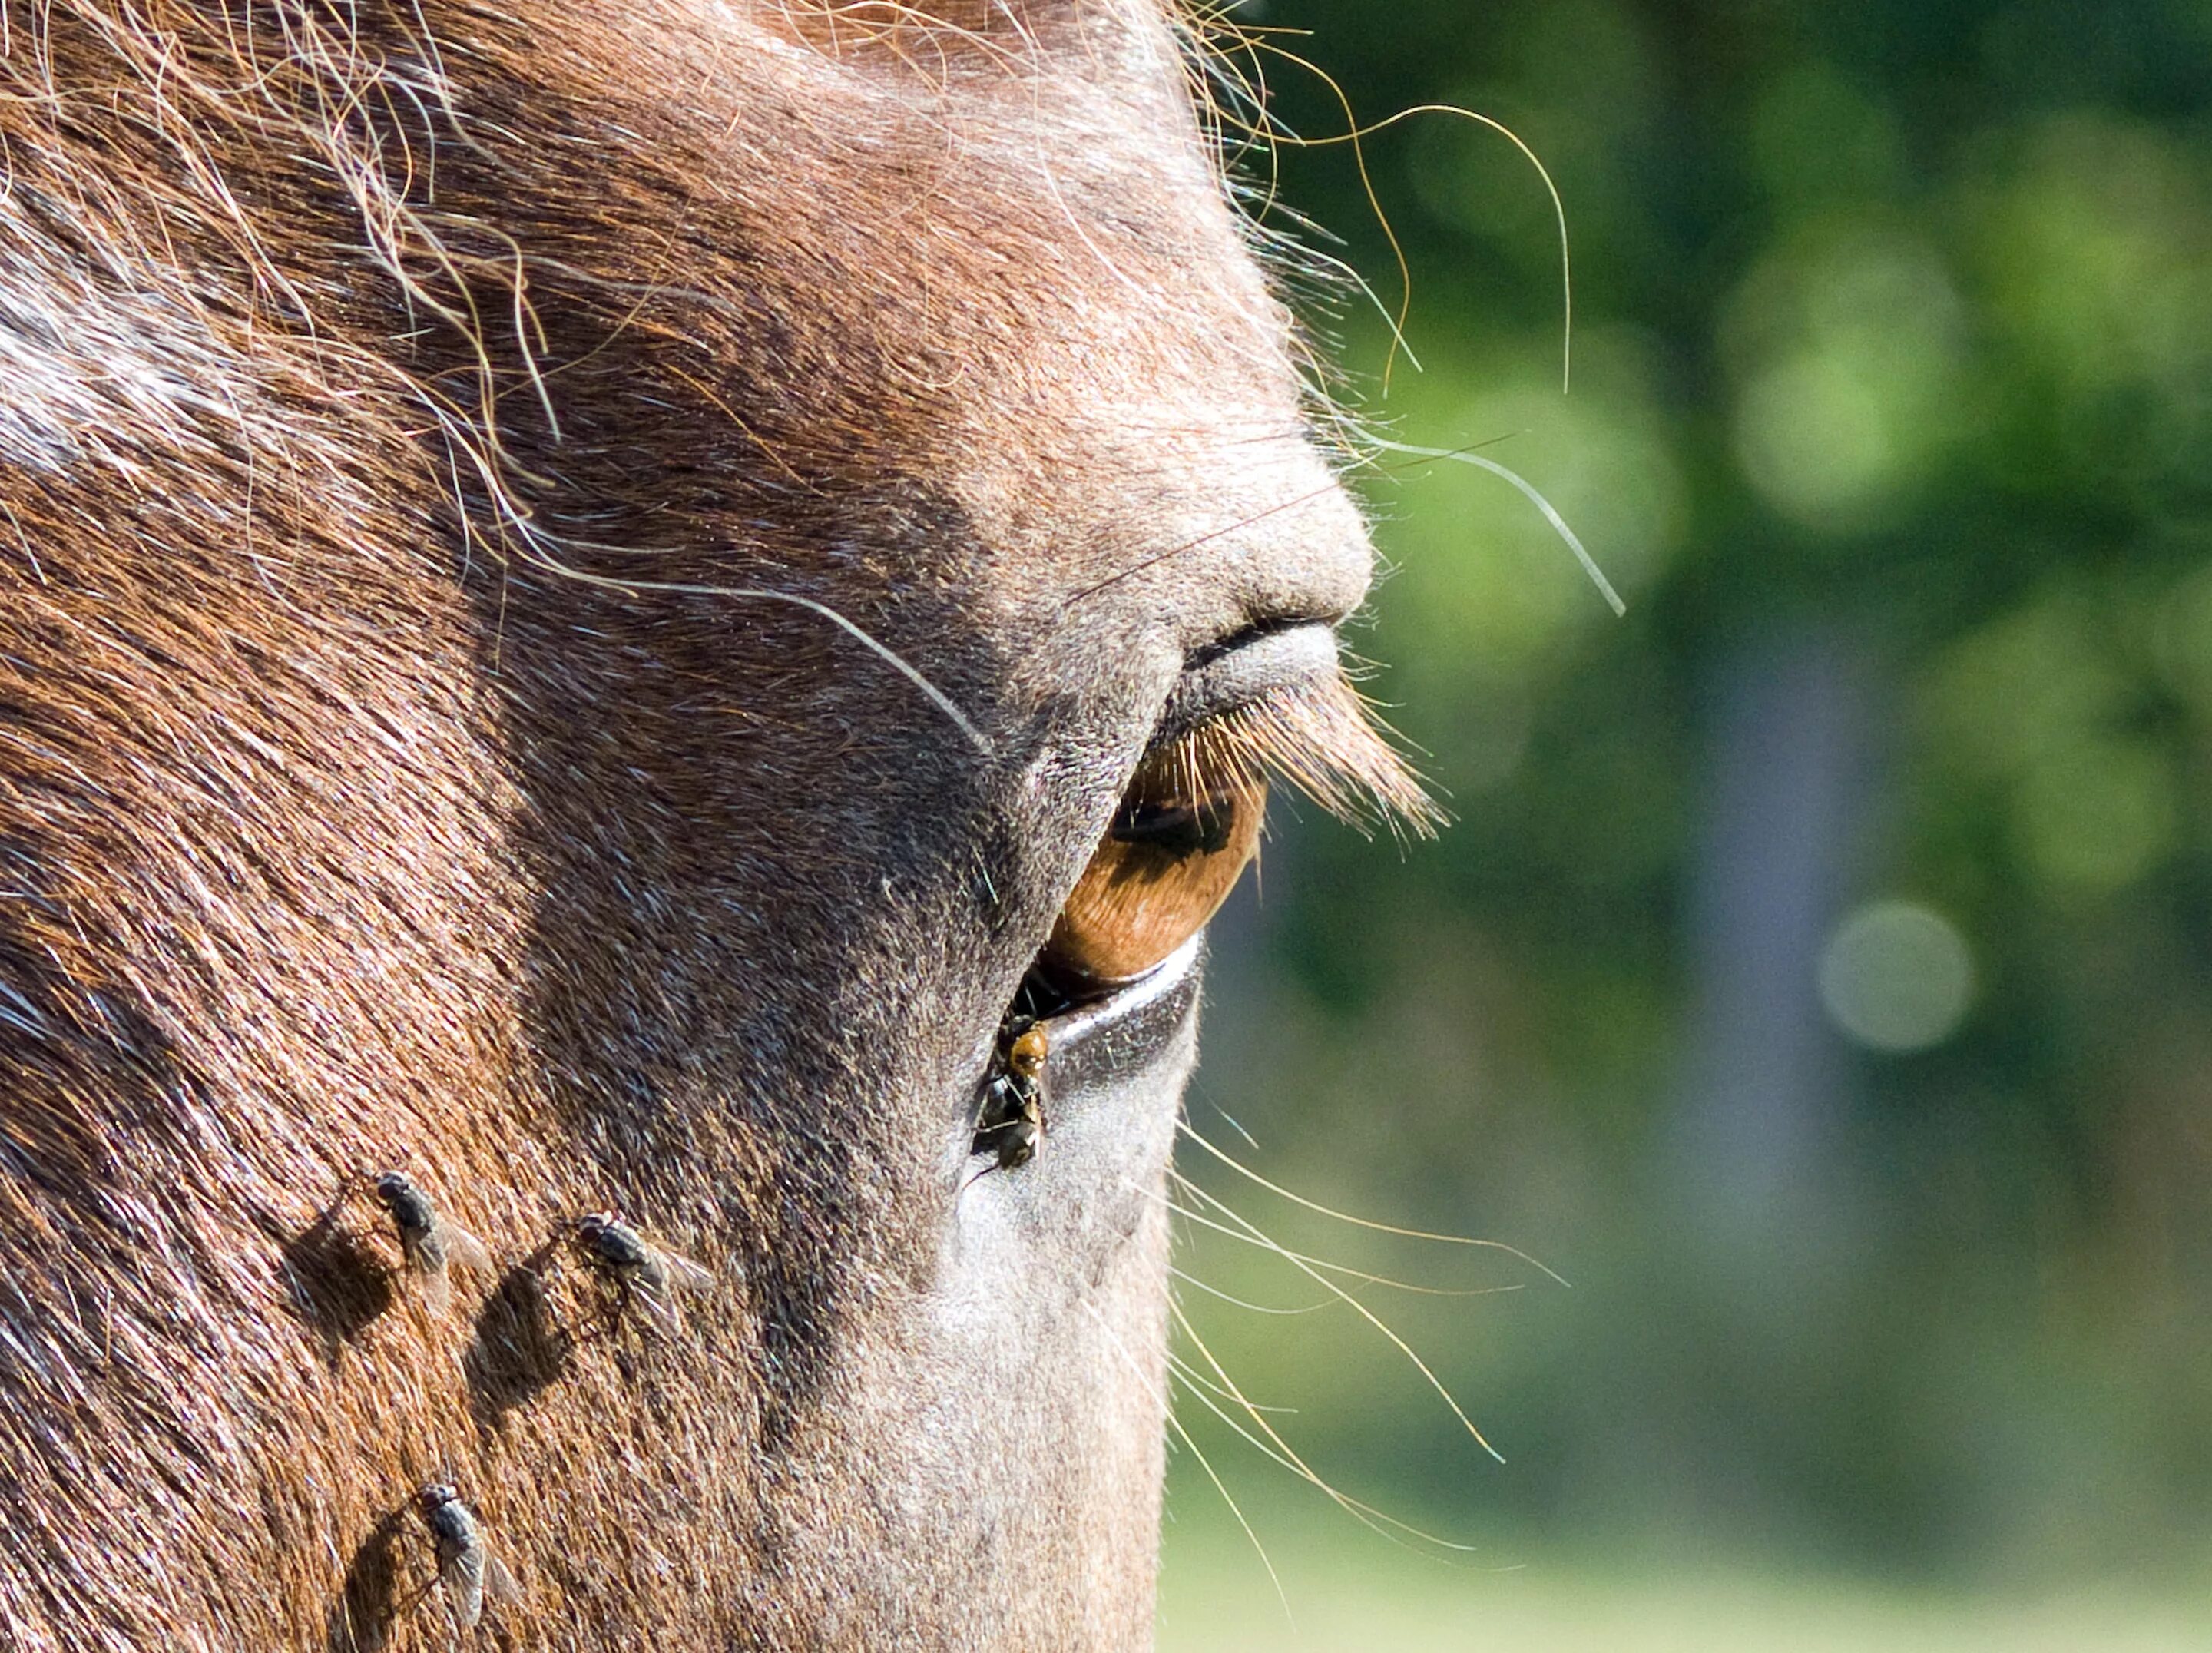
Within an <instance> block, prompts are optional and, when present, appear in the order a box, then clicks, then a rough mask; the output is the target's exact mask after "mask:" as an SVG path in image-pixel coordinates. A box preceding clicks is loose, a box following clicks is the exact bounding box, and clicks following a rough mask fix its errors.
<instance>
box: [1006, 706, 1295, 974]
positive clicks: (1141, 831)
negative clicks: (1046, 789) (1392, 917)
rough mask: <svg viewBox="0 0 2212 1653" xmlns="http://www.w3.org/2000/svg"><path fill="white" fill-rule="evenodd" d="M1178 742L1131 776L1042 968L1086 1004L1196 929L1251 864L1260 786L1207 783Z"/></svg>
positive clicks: (1261, 806)
mask: <svg viewBox="0 0 2212 1653" xmlns="http://www.w3.org/2000/svg"><path fill="white" fill-rule="evenodd" d="M1266 811H1267V786H1266V784H1265V783H1264V782H1262V781H1259V780H1256V779H1253V778H1248V777H1243V776H1238V777H1235V778H1231V779H1227V780H1209V779H1208V778H1207V777H1206V776H1205V775H1202V774H1200V766H1199V765H1197V764H1194V763H1193V762H1192V761H1191V756H1190V751H1189V749H1188V746H1186V745H1183V744H1178V745H1177V746H1176V747H1172V748H1170V749H1169V750H1168V751H1166V752H1164V753H1162V754H1160V755H1158V757H1152V758H1149V759H1147V760H1146V763H1144V764H1143V766H1142V767H1140V768H1139V769H1138V771H1137V776H1136V779H1135V780H1134V781H1133V782H1131V784H1130V787H1129V790H1128V792H1127V793H1126V794H1125V795H1124V796H1123V798H1122V799H1121V808H1120V809H1119V810H1117V811H1115V815H1114V823H1113V824H1112V825H1111V826H1109V828H1108V829H1107V830H1106V836H1104V837H1103V839H1101V840H1100V841H1099V844H1098V848H1097V849H1096V850H1095V851H1093V852H1092V854H1091V864H1090V866H1086V867H1085V868H1084V870H1083V876H1082V877H1081V878H1079V879H1078V880H1077V881H1076V884H1075V889H1074V890H1073V893H1072V894H1070V895H1069V896H1068V898H1067V904H1066V906H1065V907H1063V908H1062V909H1060V921H1059V922H1058V923H1057V924H1055V925H1054V927H1053V932H1052V939H1051V940H1050V941H1048V942H1047V943H1046V944H1045V950H1044V952H1043V955H1042V957H1040V958H1039V959H1038V961H1037V963H1038V965H1039V967H1040V968H1041V969H1042V971H1043V972H1044V974H1045V975H1048V977H1050V978H1051V979H1052V980H1053V981H1054V983H1055V984H1056V985H1058V986H1059V987H1060V989H1061V990H1062V991H1063V992H1066V993H1068V994H1071V995H1072V996H1074V997H1082V996H1085V994H1088V993H1095V992H1097V991H1099V990H1100V989H1103V988H1111V987H1114V986H1115V985H1117V984H1119V983H1121V982H1124V981H1132V980H1133V979H1134V978H1136V977H1138V976H1140V975H1144V974H1145V972H1146V971H1147V970H1149V969H1152V968H1153V967H1154V966H1156V965H1158V964H1159V963H1161V962H1163V961H1164V960H1165V959H1166V958H1167V957H1169V956H1170V955H1171V954H1172V953H1173V952H1174V951H1176V949H1177V948H1178V947H1180V946H1182V945H1183V943H1185V942H1186V941H1188V940H1189V939H1191V937H1193V936H1194V935H1196V934H1197V933H1198V932H1199V931H1200V928H1202V927H1204V925H1205V923H1206V920H1208V919H1210V918H1212V916H1213V914H1214V910H1215V909H1217V908H1218V907H1219V906H1220V905H1221V903H1222V902H1224V901H1226V900H1227V899H1228V898H1229V892H1230V891H1231V890H1233V889H1235V888H1236V886H1237V875H1238V874H1239V873H1241V872H1243V870H1244V863H1245V862H1247V861H1249V860H1251V859H1252V853H1253V850H1254V849H1255V848H1256V847H1257V845H1258V843H1259V840H1260V822H1261V817H1262V816H1263V815H1264V814H1265V813H1266Z"/></svg>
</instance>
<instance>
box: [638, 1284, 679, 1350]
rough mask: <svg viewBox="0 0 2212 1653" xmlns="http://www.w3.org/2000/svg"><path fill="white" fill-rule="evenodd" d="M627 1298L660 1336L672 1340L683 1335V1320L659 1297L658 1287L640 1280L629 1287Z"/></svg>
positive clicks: (671, 1305)
mask: <svg viewBox="0 0 2212 1653" xmlns="http://www.w3.org/2000/svg"><path fill="white" fill-rule="evenodd" d="M629 1297H630V1301H631V1302H632V1303H635V1304H636V1305H637V1310H638V1312H639V1313H640V1314H641V1315H643V1316H645V1317H646V1319H647V1321H648V1322H651V1323H652V1326H653V1330H654V1331H656V1332H659V1334H661V1336H663V1337H670V1338H673V1337H680V1336H682V1335H683V1334H684V1322H683V1320H682V1319H681V1318H680V1317H679V1316H678V1314H677V1312H676V1309H675V1305H674V1304H671V1303H670V1302H669V1301H668V1299H667V1298H665V1297H662V1296H661V1295H660V1290H659V1287H658V1286H653V1285H647V1284H646V1283H645V1282H644V1281H643V1280H640V1281H639V1282H638V1283H637V1284H636V1285H633V1286H631V1287H630V1291H629Z"/></svg>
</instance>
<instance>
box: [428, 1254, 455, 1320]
mask: <svg viewBox="0 0 2212 1653" xmlns="http://www.w3.org/2000/svg"><path fill="white" fill-rule="evenodd" d="M422 1301H423V1302H425V1303H427V1304H429V1305H430V1311H431V1312H432V1313H433V1314H439V1315H442V1314H444V1313H445V1312H446V1307H447V1304H450V1303H452V1302H453V1284H452V1282H451V1281H449V1280H448V1279H447V1278H446V1267H445V1265H444V1264H443V1263H442V1262H441V1263H440V1264H439V1265H438V1267H436V1268H435V1269H429V1270H427V1271H425V1272H424V1273H423V1275H422Z"/></svg>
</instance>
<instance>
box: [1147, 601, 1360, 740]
mask: <svg viewBox="0 0 2212 1653" xmlns="http://www.w3.org/2000/svg"><path fill="white" fill-rule="evenodd" d="M1341 670H1342V668H1341V667H1340V665H1338V663H1337V654H1336V631H1335V629H1334V627H1332V626H1329V625H1327V624H1324V623H1322V622H1320V621H1305V622H1303V623H1299V624H1297V625H1295V626H1290V627H1285V628H1281V629H1269V630H1266V631H1261V632H1256V633H1240V634H1238V635H1235V636H1231V637H1228V638H1225V639H1223V640H1222V641H1220V642H1218V643H1214V644H1212V645H1209V646H1208V647H1206V649H1204V650H1202V651H1200V653H1197V654H1195V655H1194V656H1193V657H1192V659H1190V661H1189V663H1188V665H1186V666H1185V667H1184V669H1183V673H1182V677H1181V678H1178V679H1177V680H1176V686H1175V688H1174V689H1173V690H1171V691H1170V693H1169V696H1168V701H1167V705H1166V707H1165V708H1164V709H1163V710H1162V712H1161V714H1160V720H1159V723H1158V726H1156V727H1155V729H1154V731H1153V733H1152V741H1151V744H1150V745H1149V747H1148V748H1147V751H1148V752H1159V751H1165V750H1167V749H1168V748H1169V747H1170V746H1172V745H1173V744H1175V743H1176V742H1177V741H1179V740H1182V739H1185V738H1188V736H1190V735H1192V734H1194V733H1195V732H1198V731H1199V730H1200V729H1203V728H1204V727H1206V726H1207V725H1208V724H1211V723H1215V722H1218V720H1220V719H1222V718H1224V717H1225V716H1227V715H1228V714H1231V713H1232V712H1235V711H1237V710H1238V709H1240V708H1243V707H1245V706H1249V705H1251V704H1253V703H1254V702H1257V701H1260V700H1261V699H1263V698H1265V697H1266V696H1267V695H1269V694H1270V693H1279V692H1280V691H1282V690H1289V689H1295V688H1297V687H1298V686H1300V685H1301V684H1312V685H1316V686H1318V685H1319V684H1322V683H1326V682H1328V681H1331V680H1333V679H1334V678H1337V677H1338V676H1339V675H1340V672H1341Z"/></svg>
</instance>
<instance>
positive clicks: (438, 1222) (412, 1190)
mask: <svg viewBox="0 0 2212 1653" xmlns="http://www.w3.org/2000/svg"><path fill="white" fill-rule="evenodd" d="M369 1187H370V1189H371V1191H372V1192H373V1193H374V1194H375V1195H376V1200H377V1203H378V1204H379V1205H380V1206H383V1207H384V1209H385V1211H386V1212H387V1213H388V1214H389V1215H390V1216H391V1218H392V1226H393V1227H394V1228H396V1229H397V1230H398V1231H399V1251H400V1255H402V1256H404V1258H405V1259H406V1260H407V1268H408V1272H409V1273H412V1274H414V1275H416V1277H417V1278H419V1279H421V1280H422V1295H423V1297H424V1298H425V1299H426V1300H427V1301H428V1303H429V1304H430V1306H431V1307H432V1308H433V1309H435V1310H439V1311H440V1312H441V1313H442V1312H443V1311H444V1310H445V1307H446V1305H447V1303H449V1302H450V1301H452V1298H453V1286H452V1283H451V1280H450V1279H449V1278H448V1276H449V1273H450V1271H451V1270H452V1268H453V1266H454V1265H456V1264H458V1265H459V1266H460V1267H463V1268H473V1269H475V1270H477V1272H478V1273H489V1272H490V1269H491V1254H490V1253H489V1251H486V1250H485V1249H484V1246H483V1241H481V1240H479V1239H477V1237H476V1236H475V1235H473V1234H471V1233H470V1232H469V1231H468V1230H466V1229H465V1228H463V1227H462V1226H461V1225H459V1223H456V1222H454V1221H453V1219H452V1218H448V1217H446V1216H443V1215H441V1213H440V1212H439V1210H438V1207H437V1206H436V1205H435V1204H434V1203H433V1202H432V1200H431V1199H430V1196H429V1195H428V1194H425V1193H423V1192H422V1188H421V1186H420V1185H419V1184H418V1183H416V1181H415V1180H414V1178H412V1177H410V1176H408V1175H407V1174H406V1173H405V1172H404V1171H385V1172H383V1173H381V1174H380V1175H379V1176H376V1177H375V1178H374V1179H373V1180H372V1181H371V1182H370V1184H369Z"/></svg>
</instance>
